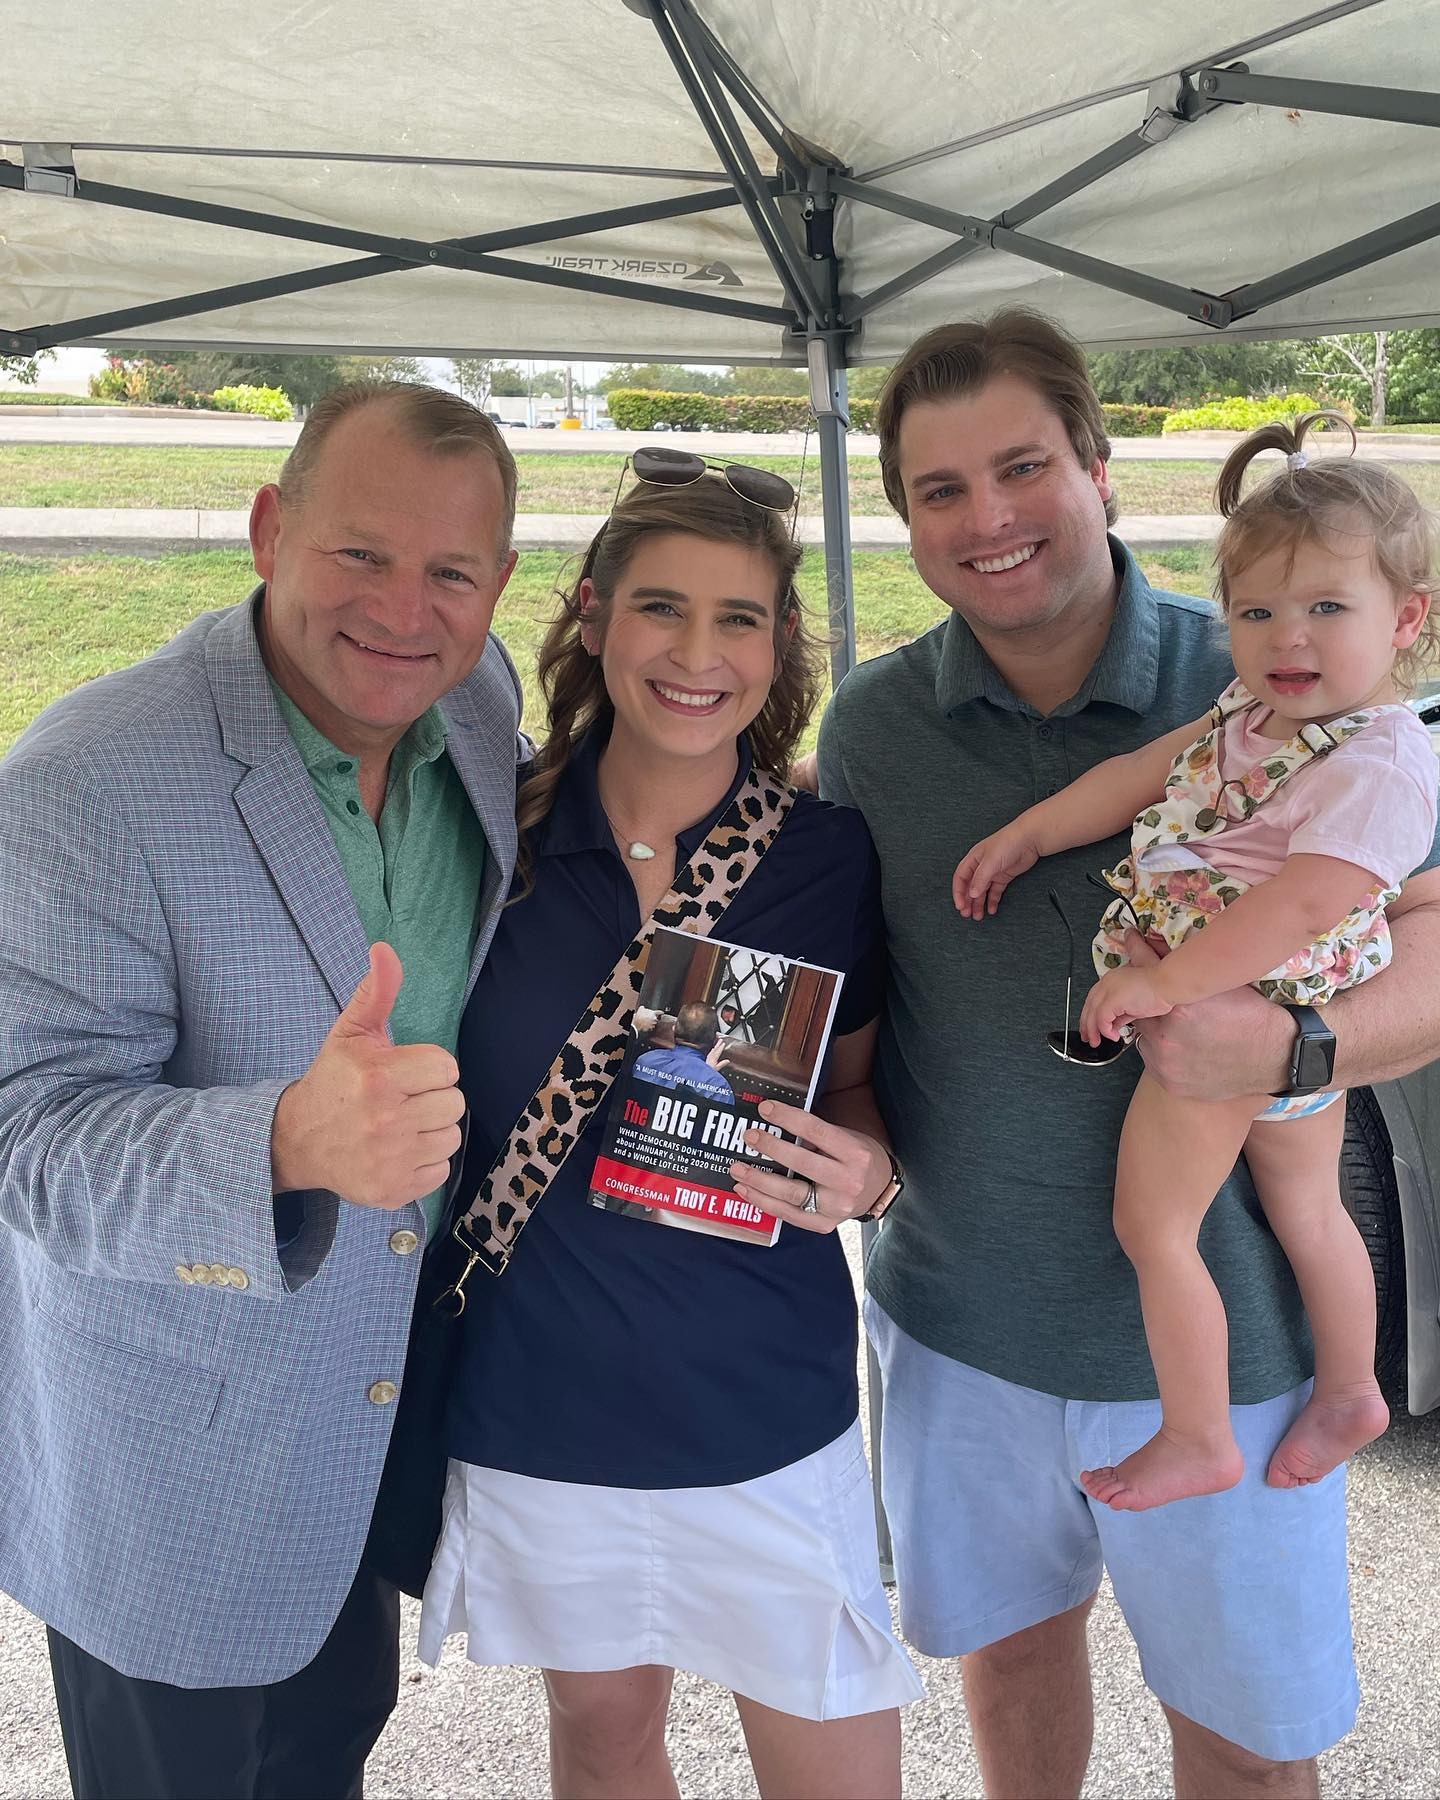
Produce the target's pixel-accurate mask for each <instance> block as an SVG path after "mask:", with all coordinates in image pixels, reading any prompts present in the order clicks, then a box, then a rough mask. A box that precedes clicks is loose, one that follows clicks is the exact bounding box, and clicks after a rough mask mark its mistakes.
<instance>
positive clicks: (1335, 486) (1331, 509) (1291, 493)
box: [1215, 412, 1440, 689]
mask: <svg viewBox="0 0 1440 1800" xmlns="http://www.w3.org/2000/svg"><path fill="white" fill-rule="evenodd" d="M1326 426H1333V427H1339V428H1340V429H1341V430H1343V431H1348V432H1349V433H1350V448H1351V454H1350V455H1349V456H1326V457H1323V458H1317V459H1316V460H1314V461H1309V460H1305V461H1300V462H1293V461H1291V460H1290V459H1291V458H1296V457H1302V456H1304V455H1305V451H1304V445H1305V440H1306V438H1307V437H1309V436H1310V434H1311V433H1312V432H1314V431H1316V430H1317V429H1320V428H1323V427H1326ZM1356 448H1357V440H1356V437H1355V431H1354V428H1353V427H1352V426H1351V424H1350V422H1349V421H1348V420H1347V419H1345V418H1343V417H1342V416H1341V415H1340V414H1339V413H1333V412H1312V413H1305V414H1303V415H1302V416H1301V417H1300V418H1298V419H1295V420H1294V421H1293V422H1291V423H1290V424H1285V423H1284V422H1283V421H1279V420H1277V421H1276V422H1275V423H1274V424H1273V425H1262V426H1261V428H1260V429H1259V430H1258V431H1252V432H1251V433H1250V435H1249V437H1247V438H1246V439H1245V440H1244V442H1243V443H1240V444H1237V445H1236V446H1235V448H1234V449H1233V450H1232V451H1231V452H1230V455H1229V456H1228V457H1227V458H1226V461H1225V466H1224V468H1222V469H1221V471H1220V480H1219V483H1218V484H1217V487H1216V498H1217V500H1218V501H1219V505H1220V511H1221V513H1222V514H1223V516H1224V519H1225V523H1224V524H1223V525H1222V526H1221V528H1220V536H1219V538H1218V539H1217V540H1216V544H1215V566H1216V569H1217V571H1218V574H1217V577H1216V584H1215V591H1216V594H1217V596H1218V598H1219V601H1220V604H1221V606H1222V607H1224V608H1225V610H1226V612H1228V611H1229V610H1230V582H1231V580H1232V579H1233V578H1234V577H1235V576H1237V575H1239V574H1241V573H1242V572H1243V571H1244V570H1246V569H1248V568H1249V567H1250V565H1251V564H1252V563H1253V562H1255V561H1257V560H1258V559H1259V558H1260V557H1262V556H1264V555H1266V554H1267V552H1269V551H1271V550H1274V549H1275V548H1276V547H1277V546H1284V545H1288V547H1289V551H1290V555H1291V556H1292V557H1293V556H1294V554H1295V552H1296V550H1298V549H1299V547H1300V546H1301V544H1304V543H1309V542H1314V541H1317V540H1323V539H1325V538H1327V537H1336V538H1347V539H1349V540H1351V541H1352V542H1356V543H1359V542H1363V541H1364V540H1366V539H1369V540H1370V541H1371V542H1372V543H1373V545H1374V552H1375V563H1376V566H1377V568H1378V569H1379V571H1380V573H1381V575H1382V576H1383V577H1384V579H1385V581H1386V582H1387V584H1388V585H1389V587H1390V588H1391V589H1392V591H1393V592H1394V594H1395V597H1396V600H1397V602H1398V601H1399V600H1400V599H1402V598H1403V597H1404V596H1405V595H1406V594H1433V593H1434V592H1435V588H1436V582H1435V521H1434V519H1433V518H1432V517H1431V515H1430V514H1429V513H1428V512H1427V511H1426V510H1425V508H1424V507H1423V506H1422V505H1421V504H1420V502H1419V500H1417V499H1416V497H1415V495H1414V493H1413V492H1412V491H1411V490H1410V488H1409V487H1407V486H1406V484H1405V483H1404V482H1403V481H1402V480H1401V479H1400V477H1399V476H1398V475H1395V474H1393V473H1392V472H1391V471H1390V470H1389V469H1387V468H1385V467H1384V465H1383V464H1381V463H1374V462H1361V461H1360V460H1359V459H1358V458H1357V457H1356V456H1355V454H1354V451H1355V449H1356ZM1262 450H1279V451H1282V452H1283V453H1284V455H1285V457H1286V461H1285V463H1284V465H1283V466H1282V467H1281V468H1279V469H1277V470H1276V471H1275V473H1274V474H1273V475H1270V476H1268V477H1267V478H1266V479H1264V480H1263V481H1261V482H1259V483H1258V484H1257V485H1256V486H1254V487H1252V488H1251V489H1250V491H1249V493H1247V494H1243V495H1242V493H1241V488H1242V486H1243V484H1244V479H1245V474H1246V471H1247V470H1248V469H1249V467H1250V464H1251V463H1252V462H1253V461H1254V459H1255V458H1256V457H1257V456H1258V455H1259V454H1260V452H1261V451H1262ZM1437 658H1440V619H1437V618H1436V615H1435V612H1434V610H1432V611H1431V612H1430V614H1429V615H1428V616H1427V618H1426V620H1425V623H1424V625H1423V626H1422V627H1421V630H1420V636H1419V637H1418V638H1417V639H1416V640H1415V642H1414V644H1412V645H1411V647H1410V648H1409V649H1408V650H1397V651H1396V653H1395V680H1396V683H1397V685H1398V686H1399V687H1401V688H1402V689H1409V688H1413V687H1414V686H1415V685H1416V683H1417V682H1418V681H1419V680H1420V678H1421V677H1422V676H1423V675H1424V674H1425V672H1426V670H1427V669H1429V668H1431V667H1433V666H1434V664H1435V662H1436V660H1437Z"/></svg>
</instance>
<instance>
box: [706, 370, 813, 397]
mask: <svg viewBox="0 0 1440 1800" xmlns="http://www.w3.org/2000/svg"><path fill="white" fill-rule="evenodd" d="M721 379H722V381H723V383H724V385H723V386H722V387H719V388H717V389H715V390H713V391H715V392H718V393H724V394H808V393H809V392H810V372H809V370H808V369H787V368H781V367H777V366H775V365H772V364H760V363H757V364H755V365H754V366H753V367H746V366H742V367H740V368H738V369H729V370H727V371H726V373H725V375H724V376H723V377H722V378H721Z"/></svg>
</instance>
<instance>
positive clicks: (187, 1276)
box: [175, 1263, 195, 1287]
mask: <svg viewBox="0 0 1440 1800" xmlns="http://www.w3.org/2000/svg"><path fill="white" fill-rule="evenodd" d="M175 1273H176V1274H177V1275H178V1276H179V1277H180V1279H181V1280H182V1281H183V1282H184V1283H185V1285H186V1286H187V1287H192V1286H193V1285H194V1282H195V1271H194V1270H193V1269H192V1268H191V1267H190V1265H189V1263H176V1265H175Z"/></svg>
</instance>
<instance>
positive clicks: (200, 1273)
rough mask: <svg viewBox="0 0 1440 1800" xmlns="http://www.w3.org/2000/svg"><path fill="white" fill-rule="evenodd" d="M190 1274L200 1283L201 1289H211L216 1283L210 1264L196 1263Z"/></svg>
mask: <svg viewBox="0 0 1440 1800" xmlns="http://www.w3.org/2000/svg"><path fill="white" fill-rule="evenodd" d="M190 1273H191V1274H192V1275H193V1276H194V1277H195V1279H196V1280H197V1281H198V1282H199V1283H200V1285H201V1287H210V1286H212V1285H213V1283H214V1280H215V1277H214V1276H213V1275H212V1274H211V1273H210V1265H209V1263H196V1264H195V1266H194V1268H193V1269H191V1271H190Z"/></svg>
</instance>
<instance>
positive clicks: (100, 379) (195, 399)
mask: <svg viewBox="0 0 1440 1800" xmlns="http://www.w3.org/2000/svg"><path fill="white" fill-rule="evenodd" d="M90 392H91V394H92V395H94V397H95V398H96V399H97V400H110V401H118V402H119V403H120V404H121V405H122V406H195V405H197V404H198V403H199V402H200V401H201V400H203V399H204V396H203V395H201V394H197V393H196V391H195V387H194V384H193V383H192V382H191V381H190V380H189V379H188V378H187V377H186V376H185V375H184V373H183V372H182V371H180V370H179V369H177V368H176V367H175V365H174V363H162V362H153V361H152V360H151V359H150V358H149V357H148V356H139V357H134V358H131V357H121V356H112V357H110V358H109V359H108V361H107V362H106V365H105V367H104V368H103V369H102V370H101V371H100V373H99V374H98V375H92V376H91V377H90Z"/></svg>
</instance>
